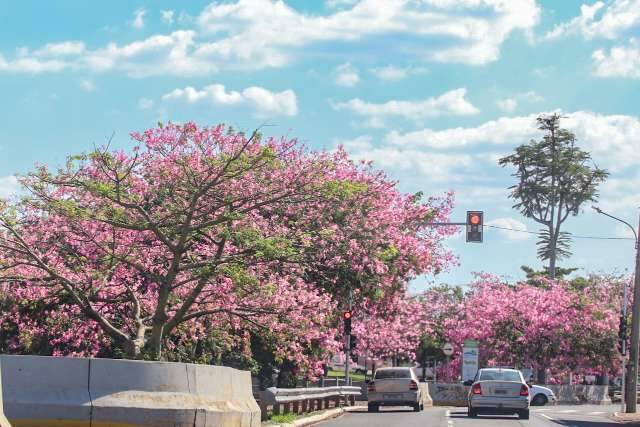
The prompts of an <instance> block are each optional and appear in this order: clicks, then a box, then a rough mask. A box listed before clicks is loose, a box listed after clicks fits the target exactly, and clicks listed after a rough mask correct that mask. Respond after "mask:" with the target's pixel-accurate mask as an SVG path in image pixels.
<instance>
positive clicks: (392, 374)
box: [375, 369, 411, 380]
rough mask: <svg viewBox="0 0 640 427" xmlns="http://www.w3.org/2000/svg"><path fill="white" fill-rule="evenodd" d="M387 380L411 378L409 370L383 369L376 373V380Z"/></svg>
mask: <svg viewBox="0 0 640 427" xmlns="http://www.w3.org/2000/svg"><path fill="white" fill-rule="evenodd" d="M389 378H411V371H410V370H409V369H385V370H382V371H376V376H375V379H376V380H386V379H389Z"/></svg>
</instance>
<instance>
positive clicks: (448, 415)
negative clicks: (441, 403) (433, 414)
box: [445, 409, 451, 418]
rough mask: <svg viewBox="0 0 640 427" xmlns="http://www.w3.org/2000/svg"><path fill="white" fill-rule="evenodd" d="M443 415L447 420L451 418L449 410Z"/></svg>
mask: <svg viewBox="0 0 640 427" xmlns="http://www.w3.org/2000/svg"><path fill="white" fill-rule="evenodd" d="M445 415H446V417H447V418H449V417H450V416H451V411H450V410H449V409H447V412H445Z"/></svg>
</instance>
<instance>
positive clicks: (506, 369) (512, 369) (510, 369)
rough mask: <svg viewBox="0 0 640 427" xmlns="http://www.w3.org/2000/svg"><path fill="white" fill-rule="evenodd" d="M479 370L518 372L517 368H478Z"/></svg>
mask: <svg viewBox="0 0 640 427" xmlns="http://www.w3.org/2000/svg"><path fill="white" fill-rule="evenodd" d="M480 370H481V371H516V372H520V371H519V370H518V369H514V368H480Z"/></svg>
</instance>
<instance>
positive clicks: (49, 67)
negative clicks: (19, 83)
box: [0, 54, 68, 74]
mask: <svg viewBox="0 0 640 427" xmlns="http://www.w3.org/2000/svg"><path fill="white" fill-rule="evenodd" d="M65 68H68V65H67V64H66V63H65V62H63V61H60V60H57V59H47V60H41V59H38V58H35V57H19V58H16V59H14V60H13V61H7V60H6V59H5V58H4V56H2V55H1V54H0V71H7V72H11V73H29V74H38V73H43V72H56V71H61V70H64V69H65Z"/></svg>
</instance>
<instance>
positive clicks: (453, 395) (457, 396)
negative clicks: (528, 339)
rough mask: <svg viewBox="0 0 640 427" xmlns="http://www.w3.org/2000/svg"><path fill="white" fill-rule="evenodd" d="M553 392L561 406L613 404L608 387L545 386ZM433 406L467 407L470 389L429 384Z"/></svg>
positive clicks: (456, 385)
mask: <svg viewBox="0 0 640 427" xmlns="http://www.w3.org/2000/svg"><path fill="white" fill-rule="evenodd" d="M544 387H547V388H550V389H551V390H553V393H554V394H555V395H556V398H557V399H558V403H560V404H569V405H571V404H583V403H589V404H593V405H606V404H609V403H611V399H610V398H609V386H606V385H575V384H573V385H569V384H562V385H545V386H544ZM429 392H430V393H431V397H432V398H433V404H434V405H439V406H467V395H468V393H469V387H468V386H464V385H462V384H445V383H429Z"/></svg>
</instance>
